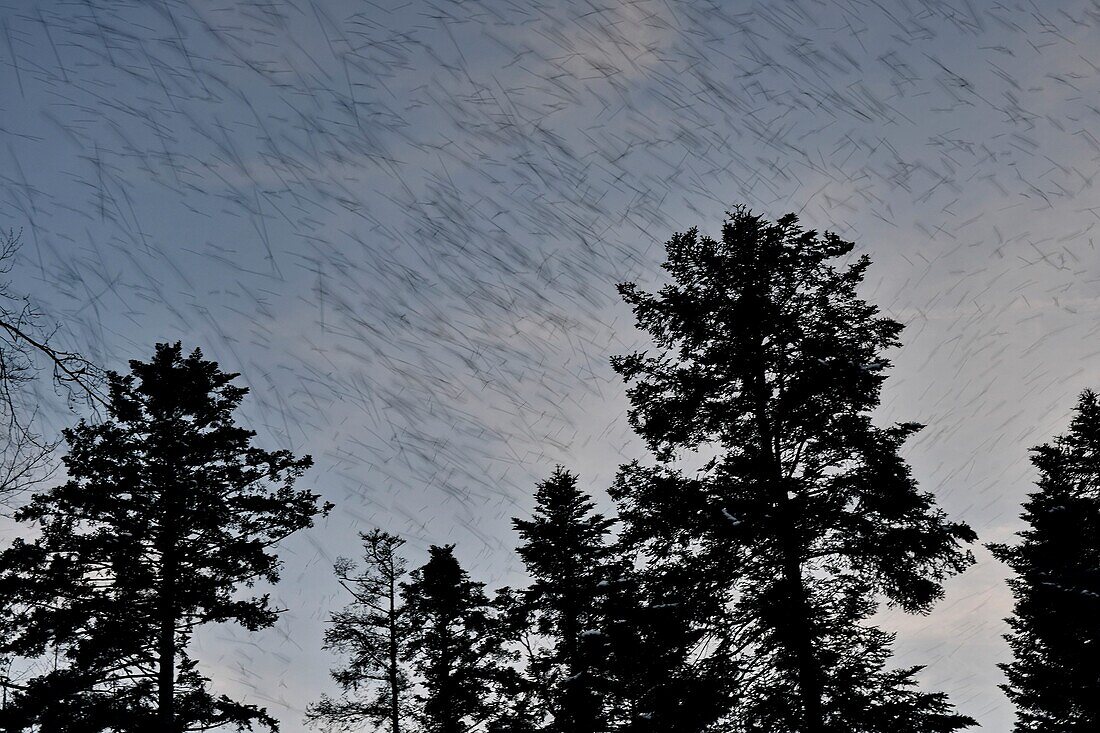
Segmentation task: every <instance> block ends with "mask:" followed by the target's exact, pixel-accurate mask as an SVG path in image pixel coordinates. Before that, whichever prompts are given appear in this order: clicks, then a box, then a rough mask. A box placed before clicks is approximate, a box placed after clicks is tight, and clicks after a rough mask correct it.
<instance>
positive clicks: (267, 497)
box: [0, 343, 331, 733]
mask: <svg viewBox="0 0 1100 733" xmlns="http://www.w3.org/2000/svg"><path fill="white" fill-rule="evenodd" d="M130 370H131V373H130V374H128V375H125V376H123V375H120V374H117V373H111V374H110V375H109V377H108V382H109V388H110V392H109V400H108V407H107V419H106V420H104V421H103V422H101V423H98V424H88V423H86V422H81V423H80V424H79V425H78V426H77V427H75V428H73V429H71V430H67V431H65V433H64V437H65V442H66V444H67V446H68V452H67V455H65V457H64V459H63V460H64V463H65V466H66V468H67V471H68V476H69V480H68V481H67V482H66V483H64V484H62V485H60V486H57V487H55V488H53V489H50V490H48V491H45V492H43V493H40V494H37V495H35V496H34V497H33V499H32V500H31V501H30V503H29V504H27V505H26V506H25V507H23V508H22V509H20V510H19V511H18V512H17V514H16V518H17V519H18V520H19V521H21V522H26V523H28V524H31V523H35V524H37V525H38V527H39V530H40V532H39V534H38V537H37V538H36V539H34V540H33V541H28V540H24V539H17V540H15V542H14V543H13V544H12V546H11V547H9V548H8V549H7V550H6V551H5V552H4V553H3V555H2V556H0V593H2V594H3V595H4V596H5V597H8V598H11V599H14V600H15V607H14V609H13V614H14V620H13V624H12V627H11V628H12V629H13V630H14V632H15V633H14V634H12V635H11V636H9V637H6V638H5V639H4V640H3V644H2V647H0V650H2V651H3V652H8V653H12V654H15V655H19V656H21V657H25V658H34V657H40V656H42V655H46V654H49V655H51V656H54V655H56V658H57V660H58V663H57V665H56V668H55V669H53V670H51V671H48V672H46V673H45V674H42V675H40V676H38V677H36V678H34V679H32V680H31V681H30V682H29V683H28V684H26V685H24V686H22V689H19V690H17V691H16V692H15V695H14V699H13V700H12V701H10V702H9V704H8V707H7V709H6V710H5V716H6V718H7V720H6V721H5V726H6V729H7V730H25V729H32V728H33V729H36V730H41V731H51V733H76V732H78V731H80V732H83V731H89V732H91V731H105V730H111V731H120V732H126V733H130V732H134V733H136V732H138V731H152V730H156V731H164V732H165V733H173V732H178V731H184V730H197V729H208V728H213V727H216V726H225V727H236V728H237V729H241V730H243V729H252V727H253V726H254V725H261V726H264V727H267V728H270V729H273V730H274V729H275V728H276V724H275V721H274V720H273V719H272V718H271V717H270V716H269V715H268V714H267V713H266V712H265V711H264V710H263V709H262V708H259V707H256V706H254V705H248V704H244V703H241V702H238V701H235V700H232V699H230V698H228V697H226V696H224V695H216V694H214V693H213V692H211V691H210V690H209V689H208V682H209V680H207V679H206V678H205V677H204V676H203V675H202V674H201V673H200V672H199V671H198V670H197V668H196V664H197V660H196V659H194V658H193V657H192V656H191V655H190V653H189V649H188V644H189V641H190V639H191V637H192V635H193V634H194V632H195V630H196V629H197V628H198V627H200V626H202V625H203V624H210V623H219V622H220V623H226V622H231V623H236V624H238V625H240V626H243V627H244V628H246V629H249V630H253V631H254V630H258V629H263V628H266V627H269V626H271V625H272V624H274V623H275V620H276V617H277V614H278V611H277V610H276V609H275V608H273V607H272V606H271V605H270V602H269V596H268V595H266V594H264V595H260V596H255V597H241V595H240V594H239V591H240V590H241V589H242V588H246V587H251V586H252V585H253V584H254V583H255V582H257V581H264V582H267V583H275V582H277V581H278V579H279V560H278V557H277V556H276V555H275V553H274V552H273V551H272V547H273V545H275V544H276V543H278V542H279V541H280V540H282V539H284V538H286V537H287V536H288V535H290V534H292V533H294V532H297V531H298V530H301V529H305V528H307V527H309V526H311V525H312V523H313V519H314V517H316V516H317V515H318V514H321V513H325V512H327V511H328V509H329V508H330V506H331V505H327V504H326V505H325V506H323V507H322V506H319V505H318V498H319V497H318V495H317V494H315V493H312V492H310V491H299V490H295V489H294V483H295V481H296V479H298V478H299V477H300V476H301V475H302V473H303V472H304V471H305V470H306V469H307V468H309V466H310V464H311V461H310V458H309V457H308V456H307V457H304V458H296V457H295V456H293V455H292V454H291V453H290V452H289V451H286V450H278V451H266V450H263V449H260V448H258V447H255V446H253V445H252V438H253V436H254V435H255V434H254V433H253V432H252V431H251V430H246V429H244V428H242V427H239V426H238V425H236V424H235V422H234V418H233V412H234V410H236V408H237V407H238V405H239V404H240V402H241V400H242V399H243V398H244V396H245V394H246V393H247V389H245V388H243V387H238V386H234V385H233V384H232V381H233V379H234V378H235V377H236V376H237V375H236V374H227V373H225V372H222V371H220V370H219V369H218V365H217V364H216V363H214V362H210V361H206V360H204V359H203V358H202V354H201V353H200V352H199V351H198V350H197V349H196V350H195V351H194V352H192V353H191V354H190V355H189V356H183V354H182V349H181V347H180V344H179V343H177V344H175V345H167V344H158V345H157V347H156V353H155V355H154V356H153V359H152V360H151V361H149V362H141V361H131V362H130Z"/></svg>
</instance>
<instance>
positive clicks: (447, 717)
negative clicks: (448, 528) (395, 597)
mask: <svg viewBox="0 0 1100 733" xmlns="http://www.w3.org/2000/svg"><path fill="white" fill-rule="evenodd" d="M429 555H430V557H429V559H428V562H427V563H425V564H424V565H423V566H421V567H419V568H417V569H416V570H414V571H413V572H412V573H411V578H410V580H409V582H407V583H404V584H402V598H403V599H404V602H405V607H406V611H407V614H408V623H409V625H410V627H411V628H412V629H414V631H413V633H412V635H411V636H410V639H409V656H410V660H411V666H412V668H413V670H414V671H415V673H416V675H417V682H418V684H419V686H420V688H421V689H420V691H419V692H418V693H417V695H416V697H417V702H418V703H419V706H418V710H417V716H416V717H417V718H418V719H419V721H418V722H419V723H420V728H421V730H422V731H423V733H467V731H470V730H473V729H474V728H476V727H477V726H479V725H481V724H483V723H488V722H490V721H491V720H493V719H495V718H496V717H497V716H496V712H497V709H498V707H499V705H498V701H497V699H496V698H497V696H498V692H499V689H500V681H501V679H502V676H503V671H502V666H503V664H504V663H505V662H506V661H507V655H506V654H505V652H504V651H503V648H502V644H501V639H500V634H499V629H498V624H497V620H496V618H495V616H496V614H495V613H494V608H493V605H492V603H491V602H490V601H489V599H488V597H486V595H485V590H484V589H485V584H484V583H478V582H475V581H472V580H470V576H469V574H468V573H467V572H466V571H465V570H463V569H462V566H461V565H460V564H459V562H458V559H457V558H456V557H455V556H454V545H445V546H443V547H438V546H435V545H433V546H432V547H431V548H429Z"/></svg>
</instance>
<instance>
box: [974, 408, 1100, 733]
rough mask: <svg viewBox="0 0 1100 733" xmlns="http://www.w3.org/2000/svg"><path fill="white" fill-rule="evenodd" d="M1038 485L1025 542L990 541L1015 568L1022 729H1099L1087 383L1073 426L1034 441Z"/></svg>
mask: <svg viewBox="0 0 1100 733" xmlns="http://www.w3.org/2000/svg"><path fill="white" fill-rule="evenodd" d="M1031 462H1032V463H1033V464H1034V465H1035V467H1036V468H1037V469H1039V480H1038V491H1036V492H1035V493H1033V494H1031V495H1030V496H1029V497H1028V500H1027V502H1026V503H1025V504H1024V513H1023V515H1022V519H1023V520H1024V521H1025V522H1027V524H1028V528H1027V529H1025V530H1023V531H1022V532H1020V533H1019V534H1018V536H1019V537H1020V539H1021V541H1020V543H1019V544H1018V545H1016V546H1007V545H1003V544H1002V545H991V546H990V549H992V550H993V553H994V555H995V556H996V557H997V558H998V559H1000V560H1001V561H1003V562H1005V563H1007V564H1008V565H1009V567H1011V568H1012V570H1013V571H1014V572H1015V573H1016V577H1015V578H1013V579H1011V580H1009V581H1008V583H1009V586H1010V587H1011V588H1012V594H1013V596H1014V597H1015V599H1016V603H1015V607H1014V609H1013V615H1012V616H1011V617H1010V618H1009V619H1007V620H1008V624H1009V626H1010V627H1011V628H1012V633H1010V634H1008V635H1007V636H1006V637H1005V638H1006V639H1007V640H1008V642H1009V645H1010V646H1011V647H1012V653H1013V657H1014V660H1013V661H1012V662H1010V663H1008V664H1002V665H1000V667H1001V669H1003V670H1004V672H1005V675H1006V677H1007V678H1008V682H1007V684H1005V685H1002V689H1004V691H1005V692H1006V693H1007V694H1008V697H1009V699H1011V700H1012V702H1013V703H1015V705H1016V708H1017V712H1016V725H1015V731H1017V733H1055V731H1057V732H1058V733H1084V732H1085V731H1095V730H1100V651H1098V650H1100V398H1097V395H1096V394H1095V393H1094V392H1092V391H1085V392H1084V393H1083V394H1082V395H1081V397H1080V400H1079V401H1078V403H1077V406H1076V409H1075V411H1074V416H1073V420H1072V422H1071V423H1070V428H1069V432H1068V433H1067V434H1066V435H1062V436H1059V437H1058V438H1055V440H1054V442H1053V443H1048V444H1045V445H1041V446H1039V447H1037V448H1035V449H1033V455H1032V457H1031Z"/></svg>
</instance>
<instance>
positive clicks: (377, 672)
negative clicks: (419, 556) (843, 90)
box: [0, 209, 1100, 733]
mask: <svg viewBox="0 0 1100 733" xmlns="http://www.w3.org/2000/svg"><path fill="white" fill-rule="evenodd" d="M853 249H854V245H853V244H852V243H851V242H846V241H844V240H842V239H840V238H839V237H837V236H835V235H832V234H828V233H826V234H818V233H816V232H813V231H806V230H803V229H802V228H801V227H800V226H799V224H798V220H797V218H796V217H795V216H794V215H788V216H786V217H783V218H781V219H779V220H778V221H775V222H770V221H767V220H765V219H763V218H762V217H758V216H754V215H752V214H750V213H749V212H748V211H746V210H744V209H736V210H735V211H733V212H732V213H731V214H729V216H728V218H727V220H726V221H725V223H724V226H723V228H722V232H721V236H720V238H718V239H713V238H710V237H707V236H704V235H701V234H700V233H699V232H698V231H696V230H694V229H692V230H689V231H688V232H686V233H683V234H677V235H676V236H674V237H673V238H672V239H671V240H670V241H669V242H668V244H667V261H666V262H665V264H664V265H663V267H664V270H665V271H666V274H667V278H668V279H667V283H666V284H665V285H664V286H663V287H661V288H660V289H659V290H657V291H656V292H652V293H650V292H645V291H643V290H641V289H640V288H638V287H636V286H635V285H634V284H631V283H627V284H623V285H621V286H620V292H621V294H622V296H623V298H624V299H625V301H626V303H627V304H628V305H629V306H630V307H631V308H632V309H633V311H634V315H635V319H636V323H637V326H638V327H639V329H640V330H641V331H642V332H643V333H644V334H645V335H646V336H647V337H648V338H649V339H650V341H651V342H652V343H651V347H650V348H649V349H647V350H645V351H641V352H638V353H632V354H625V355H619V356H615V357H613V358H612V366H613V367H614V369H615V371H616V372H617V373H618V374H619V375H620V376H621V377H622V379H623V380H624V383H625V384H626V386H627V395H628V397H629V400H630V405H631V406H630V409H629V413H628V418H629V421H630V425H631V426H632V427H633V429H634V430H635V431H636V432H637V434H638V435H639V436H640V437H641V438H642V439H643V440H644V442H645V444H646V445H647V446H648V449H649V452H650V458H649V459H647V460H646V461H636V462H632V463H629V464H627V465H624V466H621V467H620V468H619V471H618V473H617V475H616V478H615V480H614V482H613V484H612V485H611V486H610V487H606V489H607V491H608V494H609V496H610V499H611V500H612V502H613V505H614V508H615V514H614V516H607V515H604V514H602V513H600V512H598V511H597V506H596V501H595V500H594V499H593V496H592V494H591V493H590V492H589V491H586V490H585V489H584V488H582V486H581V485H580V483H579V479H578V476H577V475H576V474H575V473H573V472H572V471H570V470H568V469H567V468H566V467H562V466H559V467H558V468H557V469H555V470H554V472H553V473H552V474H551V475H550V476H549V477H547V478H546V479H545V480H544V481H542V482H541V483H539V484H538V485H537V486H536V487H535V493H534V500H535V508H534V511H533V513H532V514H531V515H530V516H528V517H524V518H516V519H514V520H513V526H514V529H515V541H516V546H517V553H518V558H519V559H520V560H521V561H522V563H523V565H524V567H525V568H526V571H527V575H528V582H527V583H526V584H525V585H524V587H521V588H507V587H506V588H499V589H495V590H489V589H487V587H486V585H485V584H484V583H481V582H479V581H477V580H476V579H474V578H472V577H471V575H470V573H469V572H468V571H467V570H466V569H465V568H463V566H462V564H461V562H460V560H459V555H458V554H457V553H456V548H455V547H454V546H453V545H443V546H432V547H431V548H430V549H429V552H428V556H427V559H426V561H425V562H424V563H423V564H422V565H419V566H417V567H411V566H410V564H409V560H408V558H407V557H406V555H405V553H404V551H403V545H404V541H403V540H402V539H401V538H400V537H398V536H396V535H394V534H391V533H390V532H388V531H386V529H385V528H366V531H364V532H362V533H361V534H360V538H361V543H362V547H361V548H360V550H359V551H358V554H359V559H357V560H349V559H340V560H338V561H337V562H336V564H335V567H334V571H335V576H336V579H337V581H338V583H339V584H340V586H342V588H343V591H344V593H345V598H346V605H344V606H343V607H342V608H338V609H334V610H333V611H332V613H331V616H330V619H329V624H328V626H327V629H326V632H325V635H324V639H323V645H324V647H325V648H326V649H328V650H330V651H331V652H333V653H334V654H335V655H337V656H338V657H339V659H340V663H339V666H337V667H336V668H335V669H333V671H332V679H333V682H334V684H335V689H334V691H333V693H332V695H326V696H323V697H322V698H321V699H320V700H317V701H315V702H314V703H313V704H311V705H310V706H309V708H308V712H307V720H308V722H309V723H310V724H313V725H316V726H319V727H322V728H324V729H329V730H340V731H359V730H364V731H366V730H380V731H389V732H390V733H402V732H403V731H404V732H407V733H467V732H473V731H484V732H485V733H536V732H539V733H611V732H612V731H614V732H621V733H628V732H629V733H649V732H652V733H658V732H661V733H666V732H672V733H675V732H679V731H683V732H685V733H687V732H689V731H692V732H694V731H714V732H716V733H717V732H719V731H721V732H723V733H724V732H729V733H948V732H950V731H955V730H960V729H964V728H967V727H970V726H973V725H975V721H974V720H972V719H971V718H969V717H967V716H965V715H962V714H960V713H958V712H957V711H956V710H955V708H954V707H953V705H952V704H951V702H950V701H949V700H948V699H947V696H946V695H945V694H944V693H941V692H935V691H925V690H921V689H920V688H919V686H918V684H917V681H916V676H917V673H918V672H919V671H920V669H921V668H920V667H909V668H904V667H902V668H899V667H897V666H894V665H893V664H892V663H891V645H892V642H893V635H892V634H891V633H889V632H888V631H886V630H883V629H881V628H879V627H877V626H876V625H874V624H873V623H872V622H871V618H872V616H873V615H874V614H875V612H876V611H877V610H878V609H879V607H880V605H881V604H883V603H885V604H889V605H890V606H892V607H896V608H899V609H901V610H903V611H905V612H909V613H926V612H928V611H929V610H930V609H931V608H932V607H933V605H934V604H935V603H936V602H937V601H938V600H939V599H940V598H941V597H942V596H943V587H942V584H943V581H944V580H945V579H946V578H947V577H949V576H951V575H953V574H957V573H959V572H962V571H963V570H965V569H966V568H967V567H968V566H970V565H971V564H972V563H973V562H974V559H973V557H972V555H971V553H970V551H969V550H968V545H970V544H972V543H973V542H975V541H976V540H977V537H976V535H975V533H974V532H973V531H972V530H971V529H970V528H969V527H968V526H967V525H965V524H963V523H960V522H955V521H951V520H950V519H949V518H948V517H947V516H946V515H945V513H944V512H943V511H942V510H940V509H939V508H938V507H937V506H936V502H935V499H934V497H933V496H932V495H931V494H929V493H927V492H922V491H920V489H919V487H918V486H917V483H916V481H915V480H914V479H913V477H912V475H911V472H910V469H909V466H908V465H907V464H906V462H905V460H904V459H903V458H902V456H901V450H902V448H903V446H904V444H905V441H906V440H907V439H908V438H909V437H910V436H912V435H913V434H914V433H916V432H917V431H919V430H920V429H921V427H922V426H921V425H919V424H917V423H915V422H902V423H896V424H893V425H887V426H883V425H879V424H876V422H875V421H874V420H873V419H872V416H873V413H874V411H875V410H876V408H877V407H878V406H879V402H880V392H881V389H882V386H883V383H884V381H885V379H886V372H887V370H888V368H889V367H890V362H889V360H888V359H887V358H886V354H887V352H888V351H889V350H890V349H892V348H894V347H897V346H899V345H900V336H901V333H902V325H901V324H900V323H898V322H897V321H894V320H892V319H890V318H887V317H885V316H883V315H881V314H880V312H879V311H878V309H877V308H876V307H875V306H874V305H873V304H870V303H868V302H866V301H864V300H863V299H861V298H860V296H859V294H858V288H859V286H860V283H861V282H862V281H863V278H864V275H865V273H866V271H867V268H868V267H869V265H870V262H869V260H868V259H867V258H866V257H853V256H852V251H853ZM0 315H3V314H0ZM5 317H6V316H5ZM2 325H3V324H2V323H0V326H2ZM9 333H10V332H9ZM13 343H15V342H14V341H13ZM24 346H26V344H24ZM0 356H3V354H2V353H0ZM236 376H237V375H235V374H230V373H225V372H222V371H221V370H220V369H219V368H218V365H217V364H215V363H213V362H210V361H207V360H205V359H204V358H203V356H202V354H201V352H199V351H198V350H195V351H193V352H191V353H186V352H185V351H184V349H183V348H182V346H181V345H180V344H175V345H169V344H159V345H157V347H156V350H155V353H154V354H153V356H152V358H151V360H150V361H148V362H143V361H138V360H135V361H132V362H131V363H130V371H129V373H128V374H125V375H123V374H118V373H113V372H111V373H107V374H106V376H105V377H104V385H105V386H104V392H103V395H102V396H100V397H99V399H100V402H101V404H102V406H103V411H104V413H105V414H104V415H103V416H101V419H98V420H94V421H90V420H89V421H81V422H80V423H79V424H78V425H77V426H76V427H74V428H72V429H69V430H66V431H65V432H64V446H65V454H64V456H63V458H62V460H63V462H64V465H65V468H66V474H67V476H66V478H67V480H66V481H65V482H64V483H60V484H59V485H57V486H53V487H50V488H48V489H45V490H40V491H36V492H35V493H33V495H32V496H31V497H30V498H29V500H27V501H25V502H22V503H21V505H20V506H19V508H18V509H17V510H16V512H15V514H14V518H15V520H16V521H18V522H20V523H24V524H25V525H26V527H27V531H26V532H25V533H24V535H25V536H19V537H17V538H16V539H14V540H13V541H11V542H10V543H9V544H8V545H7V546H6V547H4V548H3V550H2V552H0V661H2V662H3V664H4V666H3V669H4V670H6V672H5V673H4V674H3V677H2V679H0V684H2V690H3V702H2V708H0V727H2V730H4V731H40V732H42V733H54V732H56V733H78V732H79V733H84V732H88V733H92V732H100V731H116V732H118V733H123V732H125V733H131V732H132V733H139V732H145V731H150V732H151V731H166V732H168V733H182V732H183V731H200V730H217V729H224V730H231V729H236V730H255V729H257V728H259V729H265V728H266V729H271V730H274V729H276V728H277V725H276V721H275V720H274V719H273V718H272V717H271V716H270V715H269V714H268V713H267V712H266V711H265V710H264V709H263V708H260V707H258V706H256V705H252V704H249V703H247V702H242V701H237V700H233V699H230V698H229V697H227V696H224V695H220V694H218V693H217V692H215V691H214V690H213V689H212V685H211V681H210V680H209V679H207V678H206V677H204V676H203V675H202V674H201V673H200V672H199V671H198V667H197V665H198V661H199V660H197V659H195V658H193V657H192V656H191V652H190V640H191V638H192V636H193V634H194V633H195V631H196V630H197V629H199V628H200V627H201V626H203V625H204V624H213V623H226V622H229V623H235V624H238V625H240V626H242V627H244V628H246V629H249V630H252V631H259V630H262V629H264V628H267V627H270V626H271V625H272V624H273V623H274V622H275V620H276V617H277V614H278V609H275V608H273V607H272V606H271V604H270V600H269V597H268V596H267V595H266V594H262V593H259V592H258V591H250V590H249V589H250V588H253V586H254V585H255V584H256V583H258V582H260V583H265V584H272V583H276V582H278V580H279V568H280V562H279V559H278V556H277V554H276V547H277V545H278V543H279V542H280V541H282V540H284V539H285V538H287V537H289V536H290V535H292V534H294V533H296V532H299V531H304V530H307V529H308V528H309V527H310V526H311V525H312V523H313V521H314V520H315V519H316V518H317V517H318V516H321V515H324V514H326V513H328V511H329V510H330V509H331V508H332V507H331V505H330V504H327V503H324V502H322V501H321V497H320V495H319V494H317V493H313V492H311V491H308V490H301V489H297V488H295V483H296V481H297V480H298V479H299V478H300V477H301V476H302V475H303V474H304V472H305V471H306V470H307V469H308V468H309V467H310V465H311V461H310V458H309V457H308V456H306V457H296V456H294V455H292V454H291V453H290V452H289V451H285V450H283V451H268V450H264V449H262V448H260V447H258V446H256V445H254V444H253V438H254V437H255V434H254V433H253V432H252V431H251V430H248V429H246V428H244V427H241V426H239V425H237V424H236V422H235V419H234V412H235V410H236V408H237V407H238V406H239V405H240V403H241V401H242V400H243V399H244V397H245V396H246V394H247V390H245V389H243V388H241V387H238V386H235V385H234V384H233V380H234V379H235V377H236ZM97 394H98V393H97ZM36 460H37V459H36ZM1033 462H1034V464H1035V466H1036V467H1037V469H1038V471H1039V474H1040V479H1039V484H1038V491H1037V492H1036V493H1034V494H1032V495H1031V497H1030V498H1029V501H1028V503H1027V504H1026V505H1025V514H1024V515H1023V518H1024V520H1025V521H1026V522H1027V523H1028V529H1027V530H1025V531H1024V532H1022V533H1021V534H1020V543H1019V544H1018V545H1016V546H1007V545H996V546H992V549H993V551H994V553H995V555H996V556H997V557H998V558H999V559H1001V560H1002V561H1004V562H1005V563H1007V564H1008V565H1009V566H1010V567H1011V568H1012V569H1013V570H1014V571H1015V573H1016V577H1015V579H1014V580H1012V581H1010V582H1011V586H1012V590H1013V592H1014V594H1015V597H1016V606H1015V609H1014V615H1013V616H1012V618H1010V619H1009V623H1010V625H1011V628H1012V633H1011V634H1010V635H1009V637H1008V641H1009V642H1010V645H1011V647H1012V651H1013V654H1014V661H1013V662H1011V663H1008V664H1005V665H1002V668H1003V669H1004V671H1005V673H1006V676H1007V682H1006V684H1005V685H1004V689H1005V691H1006V692H1007V693H1008V695H1009V697H1010V699H1011V700H1012V701H1013V702H1014V703H1015V704H1016V706H1017V708H1018V716H1017V726H1016V730H1017V731H1018V732H1019V733H1025V732H1035V733H1039V732H1044V733H1045V732H1049V733H1055V731H1058V732H1059V733H1061V732H1066V731H1082V732H1083V731H1095V730H1100V653H1097V650H1096V649H1095V645H1096V644H1097V638H1098V637H1100V570H1098V568H1100V495H1098V494H1100V400H1098V398H1097V397H1096V395H1094V394H1092V393H1091V392H1086V393H1085V394H1084V395H1083V396H1082V397H1081V400H1080V402H1079V404H1078V406H1077V409H1076V412H1075V416H1074V419H1073V422H1072V423H1071V425H1070V430H1069V433H1068V434H1067V435H1065V436H1062V437H1059V438H1057V439H1056V440H1055V441H1054V442H1053V443H1051V444H1049V445H1044V446H1040V447H1039V448H1036V449H1035V450H1034V455H1033ZM24 483H25V481H24ZM21 485H22V484H21Z"/></svg>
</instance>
